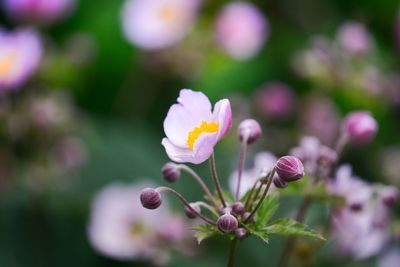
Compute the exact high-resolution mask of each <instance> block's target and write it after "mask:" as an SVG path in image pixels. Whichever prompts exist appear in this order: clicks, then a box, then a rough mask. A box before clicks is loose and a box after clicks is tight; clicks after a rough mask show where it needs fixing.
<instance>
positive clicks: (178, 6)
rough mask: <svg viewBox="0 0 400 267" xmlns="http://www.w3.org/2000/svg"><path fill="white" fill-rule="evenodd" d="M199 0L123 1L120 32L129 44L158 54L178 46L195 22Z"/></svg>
mask: <svg viewBox="0 0 400 267" xmlns="http://www.w3.org/2000/svg"><path fill="white" fill-rule="evenodd" d="M200 3H201V1H200V0H126V2H125V4H124V6H123V10H122V28H123V31H124V34H125V36H126V38H127V39H128V41H129V42H131V43H132V44H134V45H136V46H138V47H140V48H142V49H145V50H158V49H163V48H167V47H170V46H173V45H175V44H176V43H178V42H180V41H181V40H182V39H183V38H184V37H185V35H186V34H187V33H188V32H189V30H190V29H191V28H192V26H193V23H194V22H195V20H196V17H197V12H198V9H199V6H200Z"/></svg>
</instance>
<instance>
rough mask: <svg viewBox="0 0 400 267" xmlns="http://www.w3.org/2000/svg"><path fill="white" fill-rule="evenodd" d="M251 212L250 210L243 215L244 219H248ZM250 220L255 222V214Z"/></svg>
mask: <svg viewBox="0 0 400 267" xmlns="http://www.w3.org/2000/svg"><path fill="white" fill-rule="evenodd" d="M250 214H251V213H250V212H245V213H244V214H243V215H242V218H243V220H244V221H246V220H247V219H248V218H249V216H250ZM250 222H255V219H254V216H253V217H252V218H251V219H250Z"/></svg>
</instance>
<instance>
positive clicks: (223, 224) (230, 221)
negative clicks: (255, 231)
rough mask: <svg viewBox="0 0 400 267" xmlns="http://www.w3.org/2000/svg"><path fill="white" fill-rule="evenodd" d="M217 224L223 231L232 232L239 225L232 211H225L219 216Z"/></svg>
mask: <svg viewBox="0 0 400 267" xmlns="http://www.w3.org/2000/svg"><path fill="white" fill-rule="evenodd" d="M217 226H218V229H219V230H220V231H221V232H223V233H230V232H232V231H234V230H235V229H236V228H237V227H238V221H237V219H236V218H235V217H234V216H233V215H231V214H230V213H225V214H224V215H222V216H221V217H219V218H218V221H217Z"/></svg>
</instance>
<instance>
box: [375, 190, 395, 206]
mask: <svg viewBox="0 0 400 267" xmlns="http://www.w3.org/2000/svg"><path fill="white" fill-rule="evenodd" d="M379 195H380V198H381V200H382V202H383V204H385V205H387V206H392V205H393V204H394V203H396V201H397V198H398V196H399V192H398V190H397V188H396V187H394V186H385V187H383V188H381V189H380V190H379Z"/></svg>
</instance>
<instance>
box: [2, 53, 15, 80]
mask: <svg viewBox="0 0 400 267" xmlns="http://www.w3.org/2000/svg"><path fill="white" fill-rule="evenodd" d="M16 58H17V56H16V55H15V53H7V54H6V55H5V56H3V57H1V58H0V77H7V76H9V75H10V74H11V71H12V69H13V68H14V65H15V61H16Z"/></svg>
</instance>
